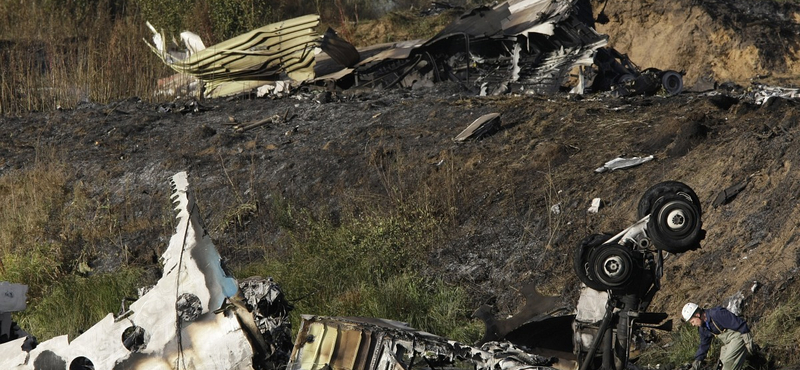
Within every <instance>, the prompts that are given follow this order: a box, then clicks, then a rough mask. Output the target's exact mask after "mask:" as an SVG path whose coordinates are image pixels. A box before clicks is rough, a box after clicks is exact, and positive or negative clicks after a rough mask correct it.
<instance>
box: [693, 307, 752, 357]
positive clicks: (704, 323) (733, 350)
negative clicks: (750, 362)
mask: <svg viewBox="0 0 800 370" xmlns="http://www.w3.org/2000/svg"><path fill="white" fill-rule="evenodd" d="M681 315H682V316H683V319H684V320H685V321H687V322H689V323H690V324H692V326H696V327H697V328H698V331H699V332H700V346H699V347H698V348H697V352H696V353H695V355H694V361H693V362H692V370H699V369H700V366H701V365H702V363H703V360H704V359H705V358H706V354H708V348H709V347H710V346H711V340H712V339H714V337H717V338H719V340H720V341H721V342H722V348H721V349H720V354H719V360H720V362H722V370H741V369H743V368H744V361H745V358H746V355H747V353H748V352H749V353H751V354H752V353H754V352H753V351H754V349H753V336H752V334H751V333H750V328H748V327H747V322H746V321H744V320H743V319H742V318H740V317H739V316H736V315H734V314H733V313H732V312H730V311H728V310H727V309H725V308H724V307H719V306H717V307H713V308H709V309H703V308H701V307H699V306H698V305H697V304H696V303H692V302H689V303H687V304H686V305H685V306H683V310H682V311H681Z"/></svg>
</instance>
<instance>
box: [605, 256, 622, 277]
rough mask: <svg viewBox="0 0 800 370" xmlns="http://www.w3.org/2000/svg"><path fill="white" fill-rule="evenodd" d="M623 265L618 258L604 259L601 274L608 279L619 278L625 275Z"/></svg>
mask: <svg viewBox="0 0 800 370" xmlns="http://www.w3.org/2000/svg"><path fill="white" fill-rule="evenodd" d="M623 263H624V262H622V258H620V257H619V256H612V257H609V258H606V260H605V261H603V272H605V274H606V275H607V276H608V277H611V278H619V277H620V276H623V275H624V274H625V267H624V265H623Z"/></svg>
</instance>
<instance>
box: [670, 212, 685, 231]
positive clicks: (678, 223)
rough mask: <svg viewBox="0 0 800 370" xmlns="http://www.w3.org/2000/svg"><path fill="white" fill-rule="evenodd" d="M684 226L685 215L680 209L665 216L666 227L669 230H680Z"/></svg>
mask: <svg viewBox="0 0 800 370" xmlns="http://www.w3.org/2000/svg"><path fill="white" fill-rule="evenodd" d="M685 224H686V214H684V213H683V210H681V209H674V210H672V211H671V212H670V213H669V214H667V226H668V227H669V228H670V229H673V230H674V229H680V228H682V227H683V226H684V225H685Z"/></svg>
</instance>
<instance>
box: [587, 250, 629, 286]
mask: <svg viewBox="0 0 800 370" xmlns="http://www.w3.org/2000/svg"><path fill="white" fill-rule="evenodd" d="M589 260H590V263H591V265H592V266H593V268H594V275H595V278H596V281H597V283H599V284H600V285H602V286H603V287H604V290H608V289H622V288H625V287H626V286H628V285H629V284H630V283H631V282H633V281H634V280H635V279H636V277H637V276H638V273H637V272H638V271H639V269H638V268H637V267H636V264H635V262H634V257H633V251H632V250H631V249H630V248H628V247H624V246H621V245H619V244H611V245H605V246H603V247H602V248H596V249H595V250H594V251H593V252H592V254H591V255H590V256H589Z"/></svg>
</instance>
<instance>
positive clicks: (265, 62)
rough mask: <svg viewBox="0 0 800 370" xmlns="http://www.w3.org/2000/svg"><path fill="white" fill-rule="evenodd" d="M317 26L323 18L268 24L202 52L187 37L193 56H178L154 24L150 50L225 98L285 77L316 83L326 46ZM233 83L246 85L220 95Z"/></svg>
mask: <svg viewBox="0 0 800 370" xmlns="http://www.w3.org/2000/svg"><path fill="white" fill-rule="evenodd" d="M317 25H319V16H318V15H306V16H303V17H298V18H293V19H289V20H285V21H282V22H278V23H273V24H268V25H266V26H263V27H260V28H257V29H255V30H253V31H250V32H247V33H244V34H241V35H239V36H236V37H234V38H231V39H228V40H225V41H223V42H221V43H218V44H216V45H212V46H209V47H207V48H205V49H202V50H197V49H198V48H197V47H196V46H193V45H195V44H196V43H192V42H191V40H192V39H191V38H187V39H186V41H184V42H185V49H187V50H190V51H191V52H184V53H180V52H178V53H176V52H175V49H176V48H177V45H169V44H167V43H166V36H165V35H164V34H163V33H161V32H157V31H155V28H154V27H152V26H150V25H149V24H148V26H149V27H150V29H151V30H152V31H153V34H154V35H153V44H150V43H149V42H148V43H147V45H148V46H149V47H150V49H151V50H152V51H153V52H154V53H155V54H156V55H158V56H159V58H161V60H163V61H164V63H166V64H167V65H168V66H169V67H170V68H172V69H174V70H175V71H176V72H179V73H184V74H188V75H191V76H194V77H196V78H198V79H200V80H202V81H204V82H206V84H207V86H206V89H207V91H208V92H209V93H210V95H209V96H221V95H223V94H229V93H230V91H232V90H233V89H234V87H235V88H249V85H253V84H254V82H253V81H261V83H260V84H261V85H263V84H264V81H274V80H277V79H279V77H280V76H281V74H282V73H285V74H286V75H288V77H289V78H290V79H292V80H295V81H305V80H310V79H312V78H314V49H315V48H317V47H318V46H319V43H320V37H319V35H318V34H317V33H316V31H315V28H316V27H317ZM231 81H236V82H239V83H243V84H244V86H241V85H227V86H226V87H225V88H224V89H225V91H224V92H216V93H215V92H214V90H215V88H217V87H218V86H220V85H221V84H224V83H226V82H231ZM256 87H257V86H256Z"/></svg>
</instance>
